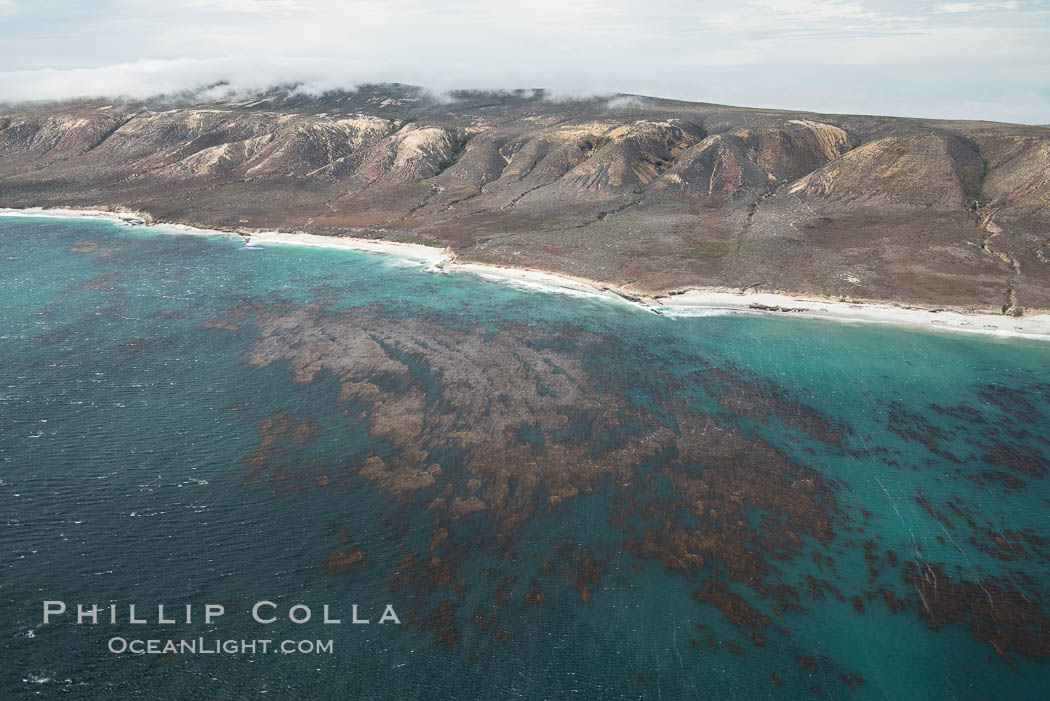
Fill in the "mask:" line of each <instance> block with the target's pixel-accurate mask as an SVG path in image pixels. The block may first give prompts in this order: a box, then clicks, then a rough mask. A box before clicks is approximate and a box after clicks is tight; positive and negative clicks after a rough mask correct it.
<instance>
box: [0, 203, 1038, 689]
mask: <svg viewBox="0 0 1050 701" xmlns="http://www.w3.org/2000/svg"><path fill="white" fill-rule="evenodd" d="M0 280H2V281H3V282H2V288H0V289H2V291H3V301H2V303H0V314H2V315H0V322H2V324H0V522H2V523H3V526H4V528H3V540H2V546H0V610H2V612H3V616H2V618H0V637H2V642H0V698H20V697H22V696H30V695H38V696H45V697H51V696H60V695H63V696H69V695H72V696H79V697H82V698H100V699H101V698H105V699H109V698H134V697H138V696H144V695H146V694H148V695H150V696H152V697H155V698H164V699H168V698H171V699H186V698H246V699H247V698H259V697H260V696H261V695H262V694H266V695H268V696H270V697H275V698H311V699H325V698H340V699H342V698H382V699H387V698H390V699H403V698H425V699H433V698H452V697H456V698H478V699H492V698H561V697H567V696H575V697H578V698H594V699H606V698H668V699H673V698H746V699H749V698H758V697H761V698H791V699H801V698H827V697H830V698H889V699H901V698H930V697H938V698H939V697H945V698H971V699H993V698H1004V699H1005V698H1037V697H1040V696H1045V695H1046V694H1047V693H1050V682H1048V680H1050V674H1048V672H1047V666H1046V662H1047V656H1048V655H1050V618H1048V616H1050V611H1048V608H1047V602H1050V597H1048V594H1050V592H1048V591H1047V585H1046V582H1047V576H1048V575H1050V560H1048V558H1050V540H1048V539H1050V528H1048V526H1047V518H1048V516H1050V505H1048V499H1050V485H1048V483H1047V476H1046V475H1047V470H1048V468H1050V439H1048V437H1050V345H1048V344H1043V343H1039V342H1033V341H1022V340H1003V339H994V338H988V337H979V336H971V335H961V334H933V333H923V332H918V331H911V330H905V329H896V328H884V327H874V326H862V325H856V326H853V325H846V324H833V323H822V322H810V321H804V320H798V319H780V318H776V319H774V318H766V317H754V316H713V317H703V318H675V319H671V318H666V317H660V316H656V315H653V314H650V313H646V312H643V311H640V310H638V309H636V308H634V307H631V306H629V305H626V304H618V303H613V302H609V301H606V300H603V299H595V298H588V297H580V296H572V297H570V296H567V295H564V294H554V293H551V294H546V293H537V292H528V291H523V290H519V289H515V288H512V287H509V286H506V285H500V284H495V283H491V282H487V281H484V280H480V279H477V278H473V277H471V276H468V275H441V274H436V273H429V272H425V271H423V270H422V268H420V267H418V266H413V265H410V264H406V263H405V262H403V261H398V260H395V259H390V258H386V257H380V256H372V255H367V254H357V253H352V252H341V251H332V250H317V249H309V248H293V247H256V248H247V247H245V246H244V245H243V243H242V242H241V240H240V239H239V238H237V237H221V236H218V237H202V236H185V235H173V234H166V233H161V232H157V231H152V230H146V229H142V228H130V227H125V226H118V225H116V224H112V223H108V222H104V221H73V220H49V219H27V218H7V219H0ZM45 600H61V601H65V602H66V603H67V604H68V605H69V607H70V608H71V609H72V608H74V607H75V605H76V604H77V603H84V604H86V605H90V604H92V603H97V604H99V605H101V606H103V607H108V606H109V605H110V604H111V603H116V604H118V605H119V606H120V610H121V613H120V621H119V622H118V623H117V624H109V623H107V622H105V619H106V618H107V616H108V609H107V610H106V612H104V613H103V614H102V616H101V619H102V621H101V622H100V624H98V625H94V626H92V625H87V624H84V625H76V617H75V615H74V614H73V613H67V614H66V615H64V616H62V617H58V618H57V619H56V620H55V621H54V622H52V623H50V624H48V625H43V624H42V611H43V601H45ZM259 600H271V601H273V602H275V603H277V604H278V605H279V606H278V613H279V615H280V620H279V621H278V622H276V623H274V624H272V625H267V626H262V625H259V624H258V623H255V622H254V621H253V620H252V619H251V617H250V615H249V613H248V612H249V611H250V609H251V607H252V605H253V603H254V602H256V601H259ZM130 603H135V604H138V606H139V611H140V612H142V611H146V612H149V611H152V613H151V614H149V615H150V617H151V618H153V619H154V620H152V621H150V622H149V623H147V624H144V625H132V624H130V623H128V622H127V605H128V604H130ZM208 603H218V604H222V605H223V606H225V610H226V613H225V615H224V616H222V617H221V618H219V619H218V620H216V621H215V622H213V623H212V624H211V625H206V624H204V623H203V622H202V620H201V617H202V615H203V607H204V605H205V604H208ZM297 603H303V604H306V605H309V606H310V607H311V609H312V611H313V615H314V619H313V620H311V621H310V622H309V623H305V624H302V625H295V624H293V623H291V622H289V621H288V620H287V610H288V607H290V606H292V605H294V604H297ZM157 604H165V605H167V609H168V611H169V612H170V611H171V610H173V609H178V610H179V611H181V610H182V608H183V607H184V606H185V605H187V604H190V605H192V606H193V607H194V616H195V618H194V621H193V622H192V623H190V624H186V623H184V622H181V621H180V622H178V623H176V624H169V625H162V624H158V623H157V622H156V620H155V617H156V605H157ZM324 604H328V605H329V606H330V609H331V613H332V615H333V616H337V617H339V618H341V619H342V620H343V624H342V625H325V624H323V623H321V622H319V620H318V619H319V617H320V615H321V607H322V606H323V605H324ZM354 604H357V605H358V609H359V615H360V616H361V617H364V618H369V619H370V620H371V623H370V624H369V625H353V624H351V623H350V619H351V610H352V609H351V606H352V605H354ZM387 604H389V605H391V606H392V607H393V608H394V609H395V611H396V614H397V616H398V618H399V620H400V622H401V624H400V625H398V624H395V623H385V624H383V625H379V624H378V619H379V617H380V615H381V614H382V612H383V610H384V606H385V605H387ZM113 638H123V639H126V640H133V639H142V640H148V639H155V640H158V641H162V642H163V641H168V640H189V639H198V638H203V639H205V640H206V641H214V640H238V641H239V640H252V639H271V640H273V641H275V642H280V641H282V640H292V641H301V640H305V641H318V640H320V641H325V642H326V641H329V640H331V641H332V652H331V653H330V654H329V653H314V654H281V653H273V652H271V653H267V654H261V653H256V654H212V655H209V654H170V653H169V654H162V653H156V654H142V655H133V654H114V653H111V652H110V651H109V650H108V649H107V645H108V644H109V642H110V640H111V639H113Z"/></svg>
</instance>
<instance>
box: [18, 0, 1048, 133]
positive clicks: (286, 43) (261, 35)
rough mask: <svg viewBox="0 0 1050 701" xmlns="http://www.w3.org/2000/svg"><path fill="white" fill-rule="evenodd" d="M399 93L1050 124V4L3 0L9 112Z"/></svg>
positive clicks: (1017, 0)
mask: <svg viewBox="0 0 1050 701" xmlns="http://www.w3.org/2000/svg"><path fill="white" fill-rule="evenodd" d="M223 80H225V81H228V82H229V83H230V84H231V85H232V86H234V87H235V88H237V89H238V90H243V91H250V90H254V89H261V88H264V87H267V86H269V85H273V84H277V83H288V82H303V83H305V85H306V89H308V90H317V91H322V90H325V89H333V88H352V87H353V86H355V85H359V84H361V83H373V82H401V83H412V84H416V85H422V86H424V87H426V88H429V89H431V90H433V91H434V92H436V93H441V92H444V91H448V90H451V89H460V88H482V89H498V88H503V89H516V88H546V89H548V90H551V91H553V92H554V93H555V94H560V95H577V94H588V95H604V94H612V93H635V94H642V95H652V96H658V97H670V98H677V99H683V100H693V101H699V102H716V103H723V104H732V105H743V106H749V107H779V108H785V109H804V110H813V111H820V112H838V113H852V114H891V115H902V116H914V117H940V118H953V119H987V120H996V121H1010V122H1023V123H1030V124H1048V123H1050V0H1011V1H1005V2H960V1H955V0H947V1H944V0H934V1H933V2H922V1H921V0H919V1H912V2H908V1H900V0H886V1H881V0H880V1H874V0H857V1H852V0H797V1H795V2H789V1H787V0H736V1H735V2H726V1H725V0H717V1H715V2H709V1H708V0H530V1H529V2H514V1H505V2H499V1H498V0H487V1H483V2H479V1H476V0H430V1H422V0H400V1H399V2H392V1H391V0H385V1H380V0H349V1H347V0H164V1H163V2H157V1H155V0H150V1H148V2H144V1H142V0H91V1H90V2H82V1H80V0H0V101H20V100H42V99H57V98H67V97H81V96H92V97H93V96H128V97H146V96H150V95H155V94H159V93H172V92H179V91H182V90H192V89H195V88H197V87H200V86H202V85H208V84H213V83H215V82H218V81H223Z"/></svg>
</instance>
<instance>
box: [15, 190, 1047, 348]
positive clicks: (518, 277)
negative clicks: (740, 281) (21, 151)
mask: <svg viewBox="0 0 1050 701" xmlns="http://www.w3.org/2000/svg"><path fill="white" fill-rule="evenodd" d="M0 216H22V217H56V218H71V217H75V218H90V219H109V220H112V221H116V222H120V223H123V224H127V225H131V226H147V227H149V228H151V229H157V230H168V231H172V232H175V233H186V234H204V235H231V234H236V235H239V236H241V237H242V238H243V239H244V240H245V242H246V245H249V246H258V245H263V246H267V245H279V246H313V247H320V248H333V249H342V250H353V251H364V252H370V253H382V254H385V255H392V256H397V257H400V258H405V259H409V260H414V261H419V262H421V263H425V264H427V266H428V267H427V269H428V270H439V271H441V272H444V273H468V274H473V275H478V276H480V277H483V278H487V279H492V280H500V281H507V282H510V283H513V284H517V285H519V286H525V287H532V288H536V289H541V290H548V291H560V292H571V293H576V294H584V295H587V296H598V297H604V298H608V299H615V300H620V301H622V302H625V303H629V304H632V305H634V306H636V307H639V308H641V309H645V310H647V311H649V312H653V313H658V314H664V315H667V316H669V317H689V316H709V315H711V314H712V313H716V314H717V313H726V314H768V315H776V316H792V317H802V318H807V319H826V320H831V321H838V322H848V323H866V324H896V325H903V326H913V327H919V328H924V329H927V330H929V329H936V330H942V331H961V332H968V333H982V334H991V335H997V336H1015V337H1025V338H1033V339H1040V340H1046V341H1050V314H1048V313H1040V314H1030V315H1026V316H1022V317H1013V316H1006V315H1003V314H998V313H995V311H994V310H974V311H966V310H959V309H924V308H920V307H916V306H902V305H895V304H887V303H882V302H843V301H838V300H833V299H823V298H815V297H811V296H805V295H791V294H783V293H772V292H745V291H736V290H730V289H724V288H712V289H691V290H687V291H683V292H681V293H675V294H672V295H661V296H659V297H652V296H646V295H644V294H641V293H638V292H635V291H632V290H629V289H622V288H618V287H614V286H609V285H604V284H602V283H599V282H594V281H591V280H586V279H582V278H575V277H569V276H565V275H558V274H555V273H549V272H544V271H540V270H531V269H527V268H511V267H503V266H496V265H483V264H480V263H460V262H457V261H456V258H455V255H454V254H452V253H451V252H450V251H448V250H441V249H439V248H436V247H433V246H424V245H421V244H413V243H401V242H396V241H385V240H381V239H366V238H356V237H351V236H322V235H317V234H306V233H283V232H276V231H263V232H243V231H237V232H231V231H220V230H215V229H202V228H198V227H194V226H188V225H185V224H179V223H174V222H172V223H161V222H154V221H153V219H152V217H150V216H149V215H147V214H141V213H138V212H131V211H111V210H96V209H74V208H54V209H45V208H40V207H34V208H26V209H10V208H8V209H0Z"/></svg>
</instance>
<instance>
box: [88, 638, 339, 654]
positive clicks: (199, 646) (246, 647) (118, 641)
mask: <svg viewBox="0 0 1050 701" xmlns="http://www.w3.org/2000/svg"><path fill="white" fill-rule="evenodd" d="M107 648H108V649H109V651H110V652H112V653H113V654H114V655H124V654H132V655H255V654H263V655H265V654H266V653H281V654H284V655H296V654H298V655H312V654H317V655H331V654H332V652H333V651H334V645H333V642H332V641H331V640H281V641H274V640H206V639H204V638H196V639H194V640H186V639H179V640H170V639H169V640H157V639H150V640H141V639H138V638H134V639H131V640H128V639H126V638H119V637H118V638H110V639H109V643H108V644H107Z"/></svg>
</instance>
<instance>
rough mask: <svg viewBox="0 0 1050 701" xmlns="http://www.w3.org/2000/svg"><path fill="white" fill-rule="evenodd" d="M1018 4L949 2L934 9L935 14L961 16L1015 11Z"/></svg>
mask: <svg viewBox="0 0 1050 701" xmlns="http://www.w3.org/2000/svg"><path fill="white" fill-rule="evenodd" d="M1020 7H1021V3H1019V2H951V3H946V4H943V5H937V6H936V7H934V9H935V10H937V12H947V13H949V14H961V13H966V12H991V11H993V10H1016V9H1018V8H1020Z"/></svg>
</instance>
